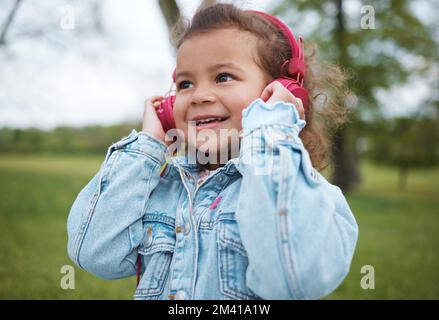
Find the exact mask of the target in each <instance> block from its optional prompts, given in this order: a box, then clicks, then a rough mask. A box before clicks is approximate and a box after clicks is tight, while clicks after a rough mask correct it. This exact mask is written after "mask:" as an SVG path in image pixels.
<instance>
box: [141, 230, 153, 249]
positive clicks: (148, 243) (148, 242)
mask: <svg viewBox="0 0 439 320" xmlns="http://www.w3.org/2000/svg"><path fill="white" fill-rule="evenodd" d="M152 241H153V237H152V227H151V226H149V227H148V229H147V231H146V238H145V240H143V245H144V246H145V247H146V248H147V247H149V246H151V244H152Z"/></svg>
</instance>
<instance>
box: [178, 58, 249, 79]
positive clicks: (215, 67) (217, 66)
mask: <svg viewBox="0 0 439 320" xmlns="http://www.w3.org/2000/svg"><path fill="white" fill-rule="evenodd" d="M223 67H228V68H232V69H236V70H239V71H242V69H241V68H240V67H239V66H238V65H236V64H235V63H233V62H226V63H217V64H214V65H211V66H210V67H209V68H207V70H208V71H210V72H212V71H214V70H217V69H220V68H223ZM191 74H192V73H191V72H190V71H182V72H178V73H177V74H176V78H178V77H180V76H189V75H191Z"/></svg>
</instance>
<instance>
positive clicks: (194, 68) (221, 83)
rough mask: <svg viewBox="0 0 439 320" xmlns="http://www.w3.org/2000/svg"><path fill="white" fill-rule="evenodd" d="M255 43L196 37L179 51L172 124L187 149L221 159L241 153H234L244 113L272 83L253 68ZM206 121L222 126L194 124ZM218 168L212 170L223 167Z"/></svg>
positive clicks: (223, 34) (217, 34)
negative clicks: (174, 124) (182, 134)
mask: <svg viewBox="0 0 439 320" xmlns="http://www.w3.org/2000/svg"><path fill="white" fill-rule="evenodd" d="M256 40H257V39H256V37H255V36H253V35H252V34H250V33H248V32H245V31H241V30H237V29H232V28H229V29H220V30H215V31H211V32H208V33H206V34H200V35H196V36H193V37H191V38H189V39H188V40H185V41H184V42H183V44H182V45H181V46H180V48H179V50H178V53H177V66H176V90H177V92H176V99H175V103H174V119H175V123H176V127H177V129H180V130H182V132H183V133H184V138H185V141H186V142H187V143H188V145H189V146H191V147H193V148H196V149H197V150H200V151H203V152H205V153H206V152H207V153H208V154H209V155H212V154H216V155H217V156H218V157H219V156H220V153H222V154H224V153H225V155H227V154H228V152H229V153H230V152H232V153H234V152H237V151H236V149H235V148H233V151H231V150H232V149H231V147H234V146H238V143H239V136H238V135H237V134H239V132H240V130H241V118H242V110H243V109H244V108H245V107H247V106H248V105H249V104H250V102H252V101H253V100H255V99H257V98H259V96H260V95H261V93H262V91H263V89H264V88H265V86H266V85H267V84H268V80H269V77H268V74H267V73H266V72H264V71H262V70H261V69H260V68H259V66H258V65H257V64H256V63H255V57H256ZM208 118H211V119H212V118H218V119H221V120H222V121H212V122H210V123H205V124H200V123H199V122H198V121H195V120H200V119H206V120H208ZM188 132H189V135H188ZM194 133H195V134H194ZM228 133H229V135H230V137H229V138H228V137H227V134H228ZM234 133H236V134H234ZM220 134H221V136H223V138H221V137H220ZM224 137H225V138H224ZM209 159H211V158H210V157H209ZM217 159H219V158H217ZM221 159H224V155H223V156H222V157H221ZM222 162H223V161H222ZM216 163H217V164H218V165H211V166H210V168H216V167H219V166H220V165H219V160H217V162H216ZM224 163H225V162H224ZM224 163H222V164H224Z"/></svg>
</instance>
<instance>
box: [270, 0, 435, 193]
mask: <svg viewBox="0 0 439 320" xmlns="http://www.w3.org/2000/svg"><path fill="white" fill-rule="evenodd" d="M419 5H422V6H423V9H422V10H421V11H422V12H424V14H425V15H426V16H427V17H431V16H432V15H431V12H434V11H436V12H437V10H438V3H434V2H428V1H408V0H383V1H347V0H325V1H296V0H284V1H282V2H281V4H280V5H278V6H277V7H276V8H275V9H274V10H273V12H272V13H273V14H275V15H276V16H279V17H280V18H282V19H283V20H284V21H285V22H286V23H288V24H289V25H290V26H292V27H293V28H292V29H293V31H294V32H297V33H299V34H302V35H303V36H304V37H305V40H306V41H308V42H310V41H311V42H315V43H317V44H318V46H319V50H318V56H319V57H320V58H321V59H324V60H329V61H332V62H336V63H338V64H339V65H341V66H343V67H344V68H345V69H346V70H347V71H349V73H351V74H352V75H353V78H352V81H351V82H350V84H349V87H350V88H351V89H352V90H353V92H354V93H355V94H356V95H357V96H358V104H357V107H355V108H354V113H353V117H352V122H351V125H350V126H345V127H343V128H341V129H340V130H339V131H338V132H337V134H336V135H335V139H334V143H333V159H334V171H333V177H332V182H333V183H335V184H337V185H339V186H340V187H341V188H342V189H344V190H349V189H351V188H352V187H354V186H355V184H356V183H357V182H359V180H360V179H359V178H360V177H359V174H358V170H357V159H358V154H357V153H358V150H357V149H356V146H357V143H356V141H357V139H358V137H360V136H362V135H364V134H367V132H362V131H361V130H360V129H361V128H368V127H369V126H368V125H367V123H368V122H374V121H378V120H379V119H380V118H381V117H382V113H381V112H380V111H381V107H383V105H380V101H379V100H378V99H377V95H376V92H377V90H379V89H383V90H388V89H391V88H392V87H393V86H395V85H401V84H404V83H406V82H407V81H409V80H413V77H414V76H423V77H426V76H432V77H437V70H438V59H437V58H438V48H437V47H438V46H437V42H438V41H439V38H438V33H437V31H438V30H437V22H436V23H434V22H433V23H431V21H430V20H429V19H421V18H420V17H419V15H416V14H415V10H414V7H415V6H419ZM369 18H370V19H373V24H371V22H372V21H371V20H370V19H369ZM362 22H363V23H366V26H365V27H364V25H363V27H362V24H361V23H362ZM305 26H306V28H305ZM372 26H373V27H374V28H372ZM368 27H369V28H368ZM431 70H436V71H434V72H433V73H432V72H431ZM341 103H344V102H343V101H341ZM384 103H385V102H384ZM422 103H423V101H419V107H420V108H421V107H422V106H423V105H422ZM415 127H416V126H415ZM413 130H415V129H413ZM396 140H398V138H396V139H394V142H395V143H399V142H397V141H396ZM376 143H379V141H377V142H376Z"/></svg>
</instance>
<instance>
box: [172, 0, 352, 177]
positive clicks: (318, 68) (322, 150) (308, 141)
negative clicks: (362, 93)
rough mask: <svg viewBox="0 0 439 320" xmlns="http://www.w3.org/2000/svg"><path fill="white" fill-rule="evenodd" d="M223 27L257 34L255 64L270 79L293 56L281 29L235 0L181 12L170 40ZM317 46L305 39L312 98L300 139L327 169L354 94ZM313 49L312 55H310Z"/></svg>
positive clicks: (318, 164)
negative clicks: (335, 135)
mask: <svg viewBox="0 0 439 320" xmlns="http://www.w3.org/2000/svg"><path fill="white" fill-rule="evenodd" d="M224 28H236V29H238V30H242V31H248V32H250V33H251V34H253V35H254V36H256V38H257V56H256V57H254V59H255V62H256V64H257V65H258V66H259V67H260V68H261V69H262V70H265V71H266V72H267V73H268V74H269V76H270V77H271V79H269V82H271V81H272V80H274V79H276V78H278V77H279V76H280V75H281V65H282V63H283V62H284V61H285V60H286V59H288V58H289V57H291V50H290V46H289V43H288V40H287V39H286V38H285V36H284V34H283V33H282V31H281V30H279V28H277V27H276V26H275V25H273V24H272V23H271V22H270V21H269V20H267V19H266V18H264V17H263V16H261V15H259V14H256V13H252V12H246V11H245V10H242V9H240V8H238V7H236V6H235V5H233V4H223V3H217V4H213V5H210V6H204V5H203V4H202V5H201V6H200V7H199V8H198V9H197V10H196V12H195V14H194V16H193V18H192V21H189V20H188V19H187V18H185V17H184V16H180V17H179V19H178V22H177V23H176V24H175V25H174V27H173V29H172V38H171V42H172V44H173V45H174V47H175V48H176V49H178V48H180V46H181V45H182V43H183V42H184V41H185V40H188V39H189V38H191V37H194V36H196V35H199V34H203V33H208V32H209V31H211V30H218V29H224ZM316 47H317V46H316V45H315V44H311V45H310V44H308V43H306V42H305V62H306V79H305V82H304V87H305V88H307V90H308V92H309V98H310V101H309V105H308V108H307V110H306V113H305V119H306V123H307V124H306V126H305V128H304V129H303V130H302V131H301V133H300V138H301V139H302V141H303V144H304V146H305V148H306V149H307V151H308V153H309V155H310V158H311V162H312V164H313V166H314V167H315V168H316V169H317V170H323V169H324V168H325V167H327V166H328V164H329V159H330V144H329V141H330V140H331V137H332V135H333V133H334V132H335V129H336V128H337V127H339V126H340V125H342V124H343V123H344V122H346V120H347V119H348V114H349V113H348V109H347V108H346V107H344V105H343V103H342V102H343V101H344V99H345V98H346V97H347V96H348V95H351V93H350V91H349V90H348V89H347V88H346V83H347V80H348V76H347V74H346V73H345V72H344V71H342V69H341V68H340V67H338V66H337V65H335V64H331V63H329V62H321V61H318V60H317V59H316V57H315V54H316ZM310 50H311V53H307V51H310ZM269 82H267V84H268V83H269ZM322 97H323V99H321V98H322Z"/></svg>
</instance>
